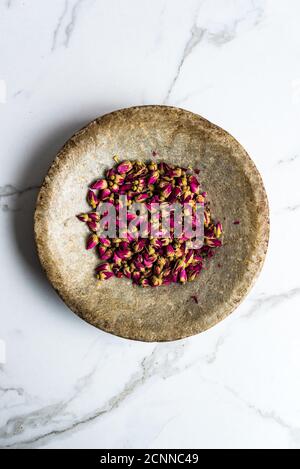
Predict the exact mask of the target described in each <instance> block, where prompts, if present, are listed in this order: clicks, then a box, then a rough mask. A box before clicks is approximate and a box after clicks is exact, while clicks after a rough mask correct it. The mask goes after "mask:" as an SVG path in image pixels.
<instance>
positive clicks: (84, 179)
mask: <svg viewBox="0 0 300 469" xmlns="http://www.w3.org/2000/svg"><path fill="white" fill-rule="evenodd" d="M153 150H155V151H157V152H158V161H160V160H162V161H166V162H167V163H173V164H179V165H182V166H189V165H192V166H193V167H195V168H199V169H200V170H201V173H200V180H201V183H202V187H203V189H204V190H206V191H207V192H208V198H209V200H210V202H211V207H212V213H213V215H214V216H215V217H216V218H218V219H220V220H221V221H222V223H223V225H224V232H225V238H224V241H225V242H224V247H223V248H221V249H219V250H218V252H217V254H216V256H215V258H214V259H212V260H211V261H210V262H209V263H208V264H207V270H206V271H204V272H203V273H202V275H201V276H200V278H199V279H198V280H197V281H196V282H194V283H189V284H187V285H184V286H180V285H172V286H170V287H160V288H150V289H142V288H137V287H133V286H132V284H131V282H130V281H127V280H117V279H112V280H110V281H107V282H104V283H103V284H102V285H101V286H100V287H97V286H96V281H95V279H94V278H93V269H94V267H95V266H96V264H97V262H98V261H97V257H96V254H95V253H94V252H87V251H86V250H85V240H86V235H87V231H86V227H85V226H84V225H83V224H82V223H79V222H78V220H77V219H76V218H75V216H76V214H78V213H79V212H83V211H87V210H88V209H89V207H88V205H87V203H86V201H85V198H86V192H87V187H88V184H89V183H90V182H91V181H92V180H93V179H95V178H97V177H99V175H101V174H102V173H103V171H104V170H105V169H106V168H107V167H110V166H112V165H113V160H112V157H113V155H115V154H118V155H119V157H120V158H122V159H123V158H126V159H140V160H149V159H150V158H151V153H152V151H153ZM235 220H239V221H240V224H239V225H236V224H234V221H235ZM35 235H36V242H37V247H38V253H39V256H40V259H41V263H42V265H43V267H44V269H45V271H46V273H47V276H48V278H49V280H50V282H51V283H52V285H53V286H54V288H55V289H56V290H57V292H58V293H59V295H60V296H61V297H62V299H63V300H64V301H65V303H66V304H67V305H68V306H69V307H70V308H71V309H72V310H73V311H74V312H75V313H76V314H78V315H79V316H80V317H82V318H83V319H85V320H86V321H88V322H89V323H91V324H93V325H94V326H96V327H98V328H100V329H102V330H105V331H107V332H111V333H113V334H116V335H119V336H122V337H126V338H131V339H137V340H145V341H164V340H175V339H180V338H183V337H187V336H191V335H194V334H197V333H199V332H202V331H205V330H206V329H208V328H209V327H212V326H213V325H214V324H216V323H217V322H219V321H221V320H222V319H224V318H225V317H226V316H228V315H229V314H230V313H231V312H232V311H233V310H234V309H235V308H236V306H237V305H238V304H239V303H240V302H241V300H242V299H243V298H244V297H245V295H246V294H247V293H248V291H249V289H250V288H251V286H252V285H253V282H254V281H255V279H256V277H257V275H258V273H259V271H260V269H261V267H262V264H263V261H264V258H265V255H266V251H267V245H268V239H269V212H268V202H267V197H266V193H265V190H264V187H263V183H262V180H261V177H260V175H259V173H258V171H257V169H256V167H255V166H254V164H253V162H252V161H251V159H250V158H249V156H248V155H247V153H246V151H245V150H244V149H243V148H242V146H241V145H240V144H239V143H238V142H237V141H236V140H235V139H234V138H233V137H231V136H230V135H229V134H228V133H227V132H225V131H224V130H222V129H220V128H219V127H217V126H215V125H213V124H211V123H210V122H208V121H206V120H205V119H202V118H201V117H200V116H198V115H195V114H192V113H190V112H187V111H184V110H181V109H177V108H171V107H164V106H146V107H137V108H130V109H124V110H121V111H117V112H114V113H112V114H108V115H106V116H104V117H101V118H99V119H97V120H95V121H94V122H92V123H91V124H89V125H88V126H87V127H86V128H84V129H83V130H81V131H80V132H78V133H77V134H76V135H75V136H74V137H72V138H71V139H70V140H69V141H68V142H67V143H66V145H65V146H64V148H63V149H62V150H61V152H60V153H59V154H58V156H57V158H56V159H55V161H54V163H53V165H52V167H51V168H50V171H49V173H48V175H47V176H46V178H45V181H44V184H43V187H42V189H41V191H40V194H39V198H38V202H37V209H36V215H35ZM194 295H196V296H197V297H198V299H199V304H196V303H195V301H193V299H192V296H194Z"/></svg>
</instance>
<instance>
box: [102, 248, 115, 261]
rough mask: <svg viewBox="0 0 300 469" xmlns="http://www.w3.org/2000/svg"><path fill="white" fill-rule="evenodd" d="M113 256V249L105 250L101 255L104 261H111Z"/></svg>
mask: <svg viewBox="0 0 300 469" xmlns="http://www.w3.org/2000/svg"><path fill="white" fill-rule="evenodd" d="M112 256H113V251H112V250H111V249H107V251H105V252H104V253H103V254H102V256H101V257H100V259H101V260H102V261H109V260H110V259H111V258H112Z"/></svg>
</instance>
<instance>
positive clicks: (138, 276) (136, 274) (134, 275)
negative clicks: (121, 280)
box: [132, 271, 141, 282]
mask: <svg viewBox="0 0 300 469" xmlns="http://www.w3.org/2000/svg"><path fill="white" fill-rule="evenodd" d="M132 279H133V280H134V282H139V281H140V279H141V272H137V271H134V272H133V273H132Z"/></svg>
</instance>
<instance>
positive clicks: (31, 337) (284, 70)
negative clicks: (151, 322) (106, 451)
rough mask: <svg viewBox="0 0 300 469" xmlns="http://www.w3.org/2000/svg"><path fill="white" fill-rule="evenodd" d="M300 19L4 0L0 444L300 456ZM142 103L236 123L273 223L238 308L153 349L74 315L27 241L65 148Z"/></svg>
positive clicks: (223, 0) (254, 6) (226, 7)
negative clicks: (94, 122)
mask: <svg viewBox="0 0 300 469" xmlns="http://www.w3.org/2000/svg"><path fill="white" fill-rule="evenodd" d="M299 16H300V2H299V1H298V0H286V1H282V0H185V1H184V2H183V1H182V0H151V1H150V0H127V1H123V0H66V1H65V0H51V2H44V1H43V2H41V1H40V0H0V121H1V122H0V124H1V126H0V129H1V134H0V135H1V138H0V159H1V172H0V186H1V187H0V205H1V212H0V233H1V296H0V305H1V317H0V324H1V326H0V339H2V341H4V342H5V345H6V362H5V363H3V364H2V365H0V407H1V413H0V447H8V448H21V447H24V448H76V447H79V448H115V447H119V448H139V447H143V448H174V447H175V448H176V447H181V448H191V447H194V448H236V449H237V448H299V447H300V400H299V396H300V360H299V358H300V334H299V329H300V315H299V313H300V281H299V268H298V265H299V241H298V236H299V229H300V223H299V213H300V194H299V170H300V140H299V122H300V61H299V54H300V30H299ZM5 94H6V96H5ZM148 103H158V104H161V103H167V104H172V105H177V106H181V107H184V108H186V109H189V110H191V111H194V112H196V113H199V114H201V115H203V116H205V117H207V118H208V119H209V120H211V121H213V122H215V123H217V124H219V125H220V126H222V127H224V128H225V129H227V130H228V131H230V132H231V133H232V134H233V135H234V136H235V137H236V138H237V139H238V140H239V141H240V142H241V143H242V144H243V145H244V146H245V147H246V149H247V150H248V151H249V153H250V154H251V156H252V158H253V159H254V161H255V163H256V164H257V166H258V168H259V170H260V171H261V173H262V175H263V177H264V181H265V184H266V188H267V191H268V194H269V199H270V204H271V216H272V236H271V243H270V249H269V253H268V258H267V261H266V264H265V267H264V270H263V272H262V274H261V276H260V278H259V281H258V282H257V284H256V286H255V288H254V289H253V291H252V292H251V294H250V295H249V297H248V298H247V299H246V301H245V302H244V303H243V305H242V306H241V307H240V308H239V309H238V310H237V311H236V312H235V313H234V314H233V315H232V316H231V317H230V318H229V319H227V320H226V321H224V322H223V323H221V324H219V325H218V326H217V327H215V328H214V329H212V330H210V331H208V332H207V333H205V334H203V335H200V336H197V337H193V338H191V339H188V340H184V341H180V342H176V343H168V344H159V345H157V344H144V343H135V342H131V341H127V340H122V339H120V338H116V337H113V336H111V335H108V334H105V333H102V332H100V331H98V330H96V329H94V328H93V327H91V326H89V325H87V324H85V323H84V322H82V321H81V320H80V319H78V318H77V317H76V316H75V315H73V314H72V313H71V312H70V311H69V310H68V309H67V308H66V307H65V306H64V304H63V303H62V302H61V301H60V300H59V298H58V297H57V296H56V294H55V293H54V292H53V291H52V289H51V287H50V286H49V285H48V283H47V281H46V279H45V277H44V275H43V273H42V272H41V269H40V267H39V263H38V261H37V258H36V255H35V252H34V243H33V239H32V214H33V207H34V202H35V197H36V193H37V189H36V188H37V186H39V185H40V183H41V181H42V179H43V176H44V174H45V172H46V170H47V168H48V166H49V164H50V162H51V160H52V158H53V157H54V155H55V152H56V151H57V150H58V149H59V148H60V146H61V145H62V143H63V142H64V141H65V140H66V139H67V138H68V137H69V136H70V135H71V134H72V133H73V132H74V131H75V130H76V129H78V128H80V127H82V126H83V125H84V124H85V123H87V122H88V121H90V120H91V119H92V118H94V117H95V116H97V115H101V114H103V113H106V112H109V111H111V110H114V109H118V108H121V107H127V106H131V105H138V104H148ZM1 348H3V342H2V343H1V346H0V351H1ZM3 358H4V357H2V359H3Z"/></svg>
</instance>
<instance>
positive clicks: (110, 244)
mask: <svg viewBox="0 0 300 469" xmlns="http://www.w3.org/2000/svg"><path fill="white" fill-rule="evenodd" d="M198 173H199V171H195V172H193V171H192V170H191V169H186V168H181V167H176V166H171V165H168V164H166V163H156V162H153V161H152V162H149V163H144V162H141V161H124V162H122V163H120V164H117V165H115V166H114V167H113V168H111V169H109V170H108V171H107V172H106V176H105V178H102V179H99V180H97V181H95V182H94V183H93V184H92V185H91V186H90V189H89V191H88V196H87V200H88V203H89V205H90V206H91V208H92V211H90V212H89V213H83V214H81V215H78V218H79V220H81V221H82V222H85V223H86V224H87V227H88V229H89V231H90V232H91V234H90V235H89V237H88V240H87V249H93V248H97V253H98V256H99V259H100V261H101V263H100V265H99V266H98V267H97V268H96V277H97V279H98V280H99V281H101V282H102V281H104V280H108V279H110V278H112V277H114V276H115V277H117V278H128V279H131V280H132V282H133V283H134V284H135V285H139V286H142V287H158V286H161V285H170V284H171V283H181V284H185V283H186V282H189V281H193V280H195V279H196V277H197V276H198V275H199V274H200V272H201V270H202V269H203V263H204V260H205V259H207V258H210V257H212V256H213V255H214V251H215V248H218V247H220V246H222V241H221V237H222V231H223V229H222V225H221V223H220V222H216V223H215V222H214V221H213V220H212V218H211V213H210V208H209V203H208V202H207V200H206V199H207V194H206V193H205V192H201V189H200V183H199V181H198V178H197V176H196V174H198ZM121 196H126V198H127V199H126V200H127V206H129V207H130V206H131V205H132V204H134V203H144V204H146V206H147V207H149V208H150V206H151V204H166V203H167V204H174V203H180V204H181V205H182V206H185V204H189V206H191V207H192V208H193V207H194V206H195V205H196V204H201V205H202V206H203V209H204V222H203V223H204V244H203V245H202V247H200V248H198V249H195V248H191V247H190V245H189V243H188V239H187V237H186V236H185V235H184V234H183V235H182V236H181V237H180V238H176V237H175V236H174V224H173V226H171V231H170V236H169V237H167V238H164V237H153V236H151V235H150V234H149V233H150V231H149V233H148V236H145V233H143V236H142V235H141V233H138V232H137V234H136V235H135V234H134V233H128V234H127V235H126V236H125V237H122V238H121V237H120V238H108V237H104V236H101V234H99V233H98V232H99V226H100V221H101V219H102V215H101V214H100V213H99V207H101V205H102V204H103V203H106V204H107V203H109V204H112V205H113V206H114V207H115V209H116V213H117V215H118V213H119V212H120V199H121ZM134 217H135V215H133V214H132V213H131V214H130V213H128V215H127V220H128V221H129V222H130V221H132V220H133V219H134ZM116 223H117V224H119V220H118V216H117V220H116ZM150 225H151V224H150ZM150 229H151V226H149V230H150Z"/></svg>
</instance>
